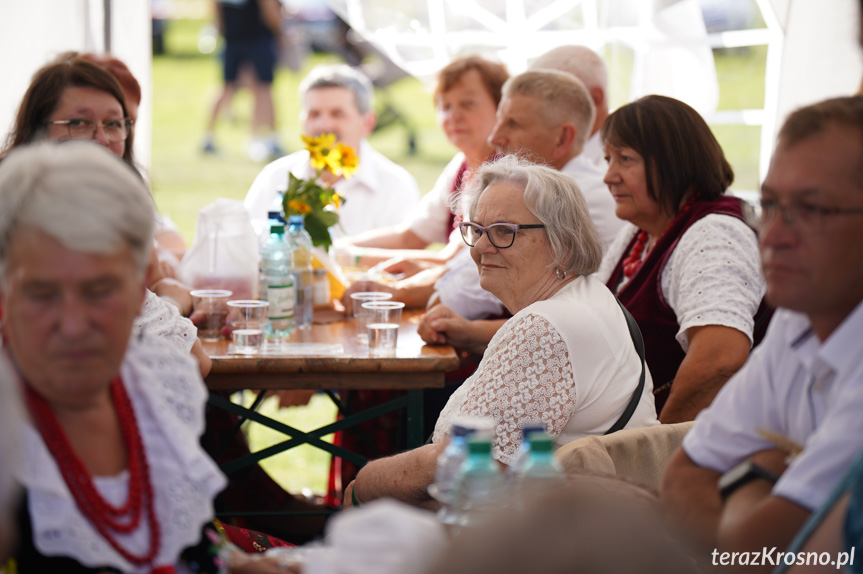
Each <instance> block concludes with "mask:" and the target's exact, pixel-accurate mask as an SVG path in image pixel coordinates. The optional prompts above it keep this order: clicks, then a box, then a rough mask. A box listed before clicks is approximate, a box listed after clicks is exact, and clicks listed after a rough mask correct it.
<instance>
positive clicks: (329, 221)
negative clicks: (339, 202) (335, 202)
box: [318, 211, 339, 227]
mask: <svg viewBox="0 0 863 574" xmlns="http://www.w3.org/2000/svg"><path fill="white" fill-rule="evenodd" d="M318 215H319V219H320V221H321V223H322V224H323V225H326V226H327V227H332V226H333V225H335V224H336V223H338V222H339V214H338V213H336V212H335V211H321V212H320V213H319V214H318Z"/></svg>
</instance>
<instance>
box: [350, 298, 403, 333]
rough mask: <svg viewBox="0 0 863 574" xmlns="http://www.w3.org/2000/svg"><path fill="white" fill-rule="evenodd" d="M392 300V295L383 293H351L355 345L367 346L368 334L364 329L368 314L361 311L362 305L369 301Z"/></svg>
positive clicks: (364, 310) (365, 311) (363, 310)
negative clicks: (355, 331) (354, 322)
mask: <svg viewBox="0 0 863 574" xmlns="http://www.w3.org/2000/svg"><path fill="white" fill-rule="evenodd" d="M392 298H393V294H392V293H384V292H383V291H360V292H359V293H351V308H352V312H353V315H354V321H356V325H357V343H359V344H360V345H368V344H369V333H368V330H367V329H366V325H367V324H368V318H369V312H368V311H367V310H366V309H363V303H369V302H371V301H387V300H389V299H392Z"/></svg>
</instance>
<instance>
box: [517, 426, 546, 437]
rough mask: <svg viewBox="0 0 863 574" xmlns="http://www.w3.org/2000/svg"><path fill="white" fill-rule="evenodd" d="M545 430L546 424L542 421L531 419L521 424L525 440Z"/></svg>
mask: <svg viewBox="0 0 863 574" xmlns="http://www.w3.org/2000/svg"><path fill="white" fill-rule="evenodd" d="M544 432H545V424H544V423H543V422H541V421H531V422H527V423H523V424H522V425H521V436H522V438H523V439H524V440H529V439H530V436H531V435H532V434H535V433H544Z"/></svg>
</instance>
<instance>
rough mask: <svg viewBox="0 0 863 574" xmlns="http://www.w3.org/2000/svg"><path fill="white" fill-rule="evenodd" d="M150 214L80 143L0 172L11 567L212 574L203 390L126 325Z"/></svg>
mask: <svg viewBox="0 0 863 574" xmlns="http://www.w3.org/2000/svg"><path fill="white" fill-rule="evenodd" d="M152 210H153V206H152V200H151V198H150V195H149V193H148V192H147V190H146V188H145V186H144V184H143V182H142V181H141V180H140V178H138V176H137V175H136V174H135V173H133V171H132V169H131V168H130V167H129V166H128V165H127V164H125V163H123V162H122V161H121V160H119V159H118V158H116V157H114V156H113V155H112V154H110V153H109V152H108V151H106V150H104V149H103V148H102V147H101V146H97V145H93V144H92V143H82V142H70V143H64V144H62V145H58V144H51V143H42V144H37V145H33V146H24V147H22V148H21V149H16V150H15V151H13V152H12V153H10V154H9V156H8V157H7V158H6V159H5V160H4V161H3V163H2V165H0V309H2V312H3V323H2V336H3V342H4V344H3V346H4V351H5V352H6V353H7V356H8V358H9V359H10V360H11V362H12V364H13V366H14V368H15V371H16V374H17V378H18V379H19V381H15V383H14V384H20V385H21V388H22V391H23V395H24V399H25V405H26V411H27V412H28V413H29V415H30V417H29V422H28V423H26V424H24V425H22V427H23V428H21V430H22V435H21V439H20V444H21V450H22V452H24V453H26V457H23V460H22V461H21V462H19V463H18V464H16V465H15V466H14V468H13V473H14V475H15V479H16V481H17V482H18V483H19V484H20V485H21V486H22V487H23V489H24V503H23V506H22V510H21V512H19V514H18V521H17V525H16V530H17V535H18V539H19V543H18V547H17V550H16V551H15V553H14V558H15V562H16V565H17V570H18V571H20V572H90V571H96V572H105V571H108V570H110V571H118V572H129V573H141V574H144V573H150V572H157V571H158V572H173V571H175V570H174V569H175V568H176V567H178V566H179V565H183V567H184V568H188V570H186V569H184V570H182V571H184V572H185V571H205V572H213V571H217V570H218V568H217V567H216V565H215V563H214V554H215V553H214V551H212V550H213V546H214V543H213V540H220V539H221V537H220V536H219V535H218V534H217V533H216V532H215V526H214V524H213V504H212V500H213V497H214V496H215V495H216V493H217V492H219V491H220V490H221V489H222V488H223V487H224V486H225V478H224V476H223V475H222V473H221V472H220V471H219V469H218V467H217V466H216V465H215V463H214V462H213V461H212V460H211V459H210V458H209V457H208V456H207V455H206V453H205V452H204V451H203V449H202V448H201V446H200V444H199V439H200V435H201V433H202V432H203V429H204V406H205V404H206V400H207V393H206V387H205V386H204V384H203V382H202V381H201V376H200V373H199V372H198V368H197V365H196V364H195V361H193V360H192V358H191V357H190V356H189V354H188V353H186V352H183V351H180V350H178V349H176V348H175V347H173V346H171V345H169V344H167V343H166V342H165V341H164V340H162V339H160V338H150V337H138V336H136V335H135V333H134V332H133V323H134V322H135V320H136V317H137V315H138V311H139V310H140V307H141V303H142V302H143V301H144V297H145V295H144V293H145V290H146V288H145V278H146V271H147V267H148V256H149V253H150V247H151V245H152V240H153V228H154V221H153V217H152ZM3 382H4V383H6V381H3ZM208 532H209V536H208V534H207V533H208ZM240 561H246V559H245V557H244V555H241V554H240V555H237V557H236V558H234V557H232V558H230V559H229V566H231V567H233V566H234V565H235V564H239V562H240ZM194 565H198V567H200V568H201V570H197V569H196V568H197V567H196V566H194ZM7 571H8V570H7ZM262 571H263V570H262ZM268 571H275V565H272V568H271V569H270V570H268Z"/></svg>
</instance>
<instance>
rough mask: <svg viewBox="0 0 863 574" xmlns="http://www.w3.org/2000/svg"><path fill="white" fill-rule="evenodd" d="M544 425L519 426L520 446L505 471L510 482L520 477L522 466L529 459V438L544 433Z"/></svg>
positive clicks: (536, 423) (531, 423)
mask: <svg viewBox="0 0 863 574" xmlns="http://www.w3.org/2000/svg"><path fill="white" fill-rule="evenodd" d="M544 432H545V425H544V424H543V423H542V422H529V423H524V424H522V425H521V445H519V447H518V451H516V453H515V458H513V461H512V463H511V464H510V465H509V469H507V477H508V478H509V480H510V482H514V481H515V479H516V477H517V476H519V475H521V473H522V471H523V470H524V465H525V464H526V463H527V460H528V458H529V457H530V437H531V435H533V434H535V433H544Z"/></svg>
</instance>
